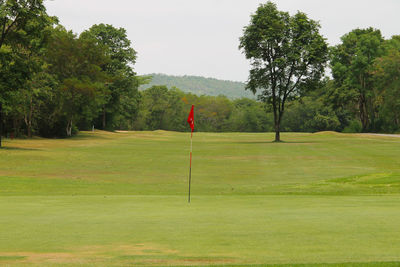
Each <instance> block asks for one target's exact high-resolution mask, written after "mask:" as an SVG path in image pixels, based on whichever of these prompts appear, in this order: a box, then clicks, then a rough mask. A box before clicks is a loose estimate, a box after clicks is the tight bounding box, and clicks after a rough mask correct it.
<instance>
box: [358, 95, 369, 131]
mask: <svg viewBox="0 0 400 267" xmlns="http://www.w3.org/2000/svg"><path fill="white" fill-rule="evenodd" d="M359 110H360V120H361V124H362V131H363V132H365V131H367V130H368V126H369V117H368V110H367V103H366V100H365V97H364V96H361V97H360V100H359Z"/></svg>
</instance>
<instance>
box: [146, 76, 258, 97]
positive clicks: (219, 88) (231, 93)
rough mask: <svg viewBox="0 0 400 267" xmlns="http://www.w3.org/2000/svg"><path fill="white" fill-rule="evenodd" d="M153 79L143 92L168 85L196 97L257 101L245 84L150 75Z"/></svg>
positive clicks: (202, 78)
mask: <svg viewBox="0 0 400 267" xmlns="http://www.w3.org/2000/svg"><path fill="white" fill-rule="evenodd" d="M145 76H152V77H153V79H152V81H151V82H150V83H149V84H146V85H143V86H141V87H140V89H141V90H144V89H147V88H149V87H151V86H153V85H166V86H168V88H171V87H172V86H175V87H177V88H179V89H180V90H182V91H183V92H187V93H193V94H196V95H210V96H218V95H224V96H227V97H228V98H231V99H233V98H241V97H247V98H252V99H255V98H256V97H255V96H254V95H253V93H252V92H250V91H248V90H245V84H244V83H241V82H232V81H224V80H218V79H214V78H204V77H200V76H186V75H185V76H173V75H166V74H154V73H153V74H148V75H145Z"/></svg>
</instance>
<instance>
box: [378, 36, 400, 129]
mask: <svg viewBox="0 0 400 267" xmlns="http://www.w3.org/2000/svg"><path fill="white" fill-rule="evenodd" d="M385 48H386V53H385V55H384V56H382V57H380V58H377V59H376V60H375V62H374V66H373V80H374V86H376V89H377V91H378V94H379V98H380V102H381V107H380V110H379V111H380V113H381V114H380V115H381V122H382V124H383V125H382V127H383V130H385V131H389V132H395V131H398V130H399V129H400V78H399V77H400V36H399V35H397V36H393V37H392V38H391V39H390V40H387V41H386V42H385Z"/></svg>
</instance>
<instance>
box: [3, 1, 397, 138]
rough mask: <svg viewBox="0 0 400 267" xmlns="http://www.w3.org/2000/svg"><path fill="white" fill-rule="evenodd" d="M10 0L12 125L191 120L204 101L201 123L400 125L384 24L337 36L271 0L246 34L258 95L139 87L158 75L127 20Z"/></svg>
mask: <svg viewBox="0 0 400 267" xmlns="http://www.w3.org/2000/svg"><path fill="white" fill-rule="evenodd" d="M0 8H1V12H0V33H1V36H0V133H2V134H1V135H3V136H4V135H7V136H27V137H31V136H32V135H38V136H43V137H66V136H72V135H74V134H75V133H77V132H78V131H79V130H90V129H92V128H93V127H94V128H96V129H104V130H116V129H121V130H156V129H163V130H174V131H186V130H188V129H187V125H186V118H187V113H188V111H189V110H190V107H191V105H192V104H194V105H195V107H196V109H195V125H196V130H197V131H216V132H221V131H235V132H266V131H275V132H276V133H277V135H276V139H277V140H278V141H279V140H280V139H279V133H280V131H300V132H314V131H323V130H334V131H344V132H362V131H373V132H396V131H399V128H400V81H399V77H400V36H393V37H392V38H390V39H385V38H383V36H382V34H381V32H380V31H379V30H378V29H374V28H367V29H355V30H353V31H351V32H349V33H347V34H345V35H343V37H342V39H341V42H340V43H339V44H338V45H336V46H333V47H329V46H328V45H327V43H326V40H325V39H324V38H323V37H322V36H321V35H320V34H319V28H320V26H319V24H318V23H317V22H315V21H313V20H311V19H309V18H308V17H307V16H306V14H304V13H301V12H298V13H297V14H295V15H293V16H290V15H289V14H288V13H287V12H282V11H279V10H277V8H276V5H275V4H273V3H272V2H268V3H267V4H264V5H260V7H259V8H258V9H257V12H256V13H255V14H254V15H252V19H251V22H250V24H249V25H248V26H247V27H245V28H244V31H243V37H241V39H240V49H242V51H243V52H244V54H245V56H246V57H247V58H248V59H249V60H250V61H251V64H252V68H251V70H250V75H249V80H248V82H247V89H249V90H251V91H253V92H259V95H258V100H253V99H247V98H241V99H236V100H231V99H228V98H227V97H225V96H205V95H202V96H198V95H194V94H191V93H184V92H182V91H180V90H179V89H178V88H175V87H171V88H167V87H166V86H165V85H153V86H151V87H150V88H148V89H146V90H144V91H139V90H138V88H139V86H140V85H143V84H145V83H147V82H149V79H150V78H149V77H140V76H138V75H137V74H136V73H135V72H134V64H135V61H136V56H137V55H136V51H135V50H134V49H133V48H132V45H131V41H130V40H129V39H128V37H127V34H126V30H125V29H123V28H115V27H113V26H112V25H105V24H98V25H93V26H92V27H91V28H90V29H88V30H86V31H84V32H82V33H81V34H79V35H77V34H75V33H73V32H72V31H69V30H67V29H65V28H64V27H63V26H62V25H60V24H59V23H58V20H57V18H56V17H51V16H49V15H48V14H47V13H46V9H45V7H44V5H43V2H42V1H39V0H24V1H13V0H5V1H2V2H0ZM271 25H273V26H271ZM327 67H329V68H330V70H331V73H332V74H331V76H329V75H328V77H327V76H326V75H325V73H326V69H327ZM283 115H284V116H283ZM1 135H0V136H1ZM0 145H1V143H0Z"/></svg>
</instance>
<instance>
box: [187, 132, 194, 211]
mask: <svg viewBox="0 0 400 267" xmlns="http://www.w3.org/2000/svg"><path fill="white" fill-rule="evenodd" d="M192 141H193V131H192V134H191V135H190V168H189V199H188V203H190V184H191V183H192Z"/></svg>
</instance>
